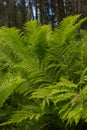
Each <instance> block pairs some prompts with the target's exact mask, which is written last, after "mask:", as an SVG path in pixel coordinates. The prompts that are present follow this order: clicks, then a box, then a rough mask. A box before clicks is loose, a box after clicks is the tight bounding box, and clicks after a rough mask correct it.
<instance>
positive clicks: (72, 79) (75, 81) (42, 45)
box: [0, 15, 87, 130]
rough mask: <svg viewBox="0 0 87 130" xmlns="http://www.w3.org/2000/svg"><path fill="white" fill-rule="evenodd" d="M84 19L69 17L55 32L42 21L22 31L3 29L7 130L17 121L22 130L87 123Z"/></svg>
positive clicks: (2, 107) (2, 106)
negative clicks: (82, 25) (23, 128)
mask: <svg viewBox="0 0 87 130" xmlns="http://www.w3.org/2000/svg"><path fill="white" fill-rule="evenodd" d="M79 16H80V15H75V16H69V17H67V18H65V19H64V20H63V21H62V22H61V24H60V25H59V26H58V28H56V29H55V30H54V32H52V31H51V27H50V26H48V25H43V26H41V25H39V23H37V21H30V22H28V23H26V24H25V26H24V28H23V29H24V30H23V31H22V32H21V31H19V30H18V29H16V28H6V27H2V28H1V29H0V111H2V112H3V113H2V114H0V122H1V123H0V126H1V128H2V129H4V128H6V127H5V125H11V124H12V123H13V124H14V123H17V124H15V126H17V127H19V128H20V129H21V126H22V125H23V124H25V126H23V127H25V129H29V130H32V129H34V130H45V129H46V130H48V129H54V130H56V129H58V128H59V129H61V130H62V129H65V130H66V129H67V130H68V129H69V128H71V127H69V126H65V127H63V125H62V123H64V125H66V124H68V125H70V124H72V125H73V124H74V123H75V124H78V123H79V122H80V121H81V120H83V121H84V122H87V114H86V113H87V109H86V107H87V101H86V100H87V98H86V96H87V49H86V48H87V34H86V32H84V30H81V31H80V30H78V28H79V27H80V25H81V23H83V22H84V21H85V20H86V19H87V18H84V19H81V20H80V21H78V22H77V19H78V18H79ZM27 122H28V123H27ZM58 122H59V123H58ZM75 124H74V125H75ZM11 126H12V125H11ZM9 129H10V127H9Z"/></svg>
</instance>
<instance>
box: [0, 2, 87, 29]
mask: <svg viewBox="0 0 87 130" xmlns="http://www.w3.org/2000/svg"><path fill="white" fill-rule="evenodd" d="M79 13H80V14H82V17H84V16H87V0H0V26H3V25H4V26H8V27H12V26H16V27H18V28H21V27H22V25H23V24H24V23H25V22H26V21H29V20H38V21H39V22H40V23H41V24H51V25H52V26H55V25H58V23H59V22H60V21H61V20H62V19H63V18H64V17H66V16H69V15H73V14H79Z"/></svg>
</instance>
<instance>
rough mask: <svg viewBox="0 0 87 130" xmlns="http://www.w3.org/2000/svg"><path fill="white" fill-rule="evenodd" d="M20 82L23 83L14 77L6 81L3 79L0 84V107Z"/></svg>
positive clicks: (17, 77) (19, 78)
mask: <svg viewBox="0 0 87 130" xmlns="http://www.w3.org/2000/svg"><path fill="white" fill-rule="evenodd" d="M22 82H24V80H23V79H21V77H19V76H16V77H11V78H10V79H7V80H6V79H5V81H4V82H2V83H1V84H0V107H1V106H2V105H3V104H4V102H5V101H6V100H7V98H8V97H9V96H10V95H11V94H12V93H13V91H14V90H15V89H16V88H17V87H18V86H19V85H20V84H21V83H22Z"/></svg>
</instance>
